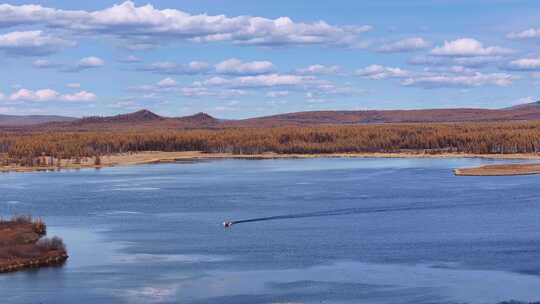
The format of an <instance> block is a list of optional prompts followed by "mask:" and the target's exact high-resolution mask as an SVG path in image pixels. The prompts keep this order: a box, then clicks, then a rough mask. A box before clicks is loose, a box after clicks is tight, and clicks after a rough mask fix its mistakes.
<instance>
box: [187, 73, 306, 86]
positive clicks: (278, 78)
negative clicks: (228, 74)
mask: <svg viewBox="0 0 540 304" xmlns="http://www.w3.org/2000/svg"><path fill="white" fill-rule="evenodd" d="M315 82H316V79H315V78H313V77H307V76H300V75H289V74H277V73H274V74H268V75H255V76H242V77H235V78H223V77H211V78H209V79H207V80H204V81H197V82H195V83H194V85H195V86H203V87H205V86H229V87H235V88H264V87H284V86H299V85H309V84H314V83H315Z"/></svg>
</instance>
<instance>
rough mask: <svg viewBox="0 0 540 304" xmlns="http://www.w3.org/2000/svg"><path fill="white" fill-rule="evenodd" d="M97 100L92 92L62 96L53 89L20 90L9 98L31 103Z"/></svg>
mask: <svg viewBox="0 0 540 304" xmlns="http://www.w3.org/2000/svg"><path fill="white" fill-rule="evenodd" d="M95 98H96V95H95V94H93V93H90V92H86V91H81V92H78V93H75V94H65V95H61V94H60V93H58V92H56V91H55V90H52V89H41V90H36V91H33V90H28V89H19V90H18V91H16V92H14V93H12V94H11V95H10V96H9V100H10V101H31V102H46V101H91V100H94V99H95Z"/></svg>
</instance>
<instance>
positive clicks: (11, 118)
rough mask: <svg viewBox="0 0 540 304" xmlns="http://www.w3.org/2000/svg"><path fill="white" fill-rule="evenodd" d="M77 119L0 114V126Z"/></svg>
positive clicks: (55, 116) (29, 124)
mask: <svg viewBox="0 0 540 304" xmlns="http://www.w3.org/2000/svg"><path fill="white" fill-rule="evenodd" d="M74 120H77V118H75V117H67V116H58V115H24V116H20V115H5V114H0V126H31V125H39V124H44V123H49V122H70V121H74Z"/></svg>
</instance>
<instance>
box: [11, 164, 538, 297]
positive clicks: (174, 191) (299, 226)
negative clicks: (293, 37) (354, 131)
mask: <svg viewBox="0 0 540 304" xmlns="http://www.w3.org/2000/svg"><path fill="white" fill-rule="evenodd" d="M486 163H492V161H489V160H477V159H445V160H432V159H312V160H263V161H242V160H225V161H213V162H198V163H182V164H165V165H148V166H135V167H123V168H120V167H119V168H108V169H102V170H96V171H94V170H82V171H66V172H51V173H18V174H13V173H10V174H1V175H0V215H3V216H7V215H11V214H28V213H30V214H33V215H36V216H42V217H43V218H44V219H45V220H46V222H47V223H48V224H49V235H55V234H57V235H60V236H62V237H63V238H64V240H65V242H66V243H67V246H68V249H69V252H70V255H71V258H70V260H69V262H68V263H67V264H66V265H65V266H64V267H62V268H49V269H42V270H38V271H25V272H19V273H15V274H8V275H0V295H1V298H2V303H21V304H22V303H24V304H32V303H36V304H37V303H54V304H57V303H70V304H72V303H78V304H85V303H88V304H90V303H91V304H95V303H216V304H217V303H220V304H227V303H231V304H242V303H250V304H251V303H255V304H257V303H261V304H262V303H392V304H395V303H500V302H503V301H510V300H516V301H521V302H533V301H540V200H539V197H540V186H539V185H540V176H519V177H455V176H453V175H452V172H451V169H452V168H455V167H464V166H476V165H480V164H486ZM268 216H284V217H282V218H278V219H274V220H266V221H259V222H251V223H243V224H238V225H235V226H233V227H232V228H231V229H224V228H223V227H222V226H221V223H222V222H223V221H224V220H245V219H251V218H259V217H268Z"/></svg>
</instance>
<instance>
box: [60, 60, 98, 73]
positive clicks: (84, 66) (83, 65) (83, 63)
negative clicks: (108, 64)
mask: <svg viewBox="0 0 540 304" xmlns="http://www.w3.org/2000/svg"><path fill="white" fill-rule="evenodd" d="M104 65H105V61H104V60H103V59H101V58H99V57H95V56H89V57H84V58H81V59H80V60H79V61H78V62H77V63H76V64H75V65H72V66H68V67H66V68H64V69H63V70H62V71H64V72H70V73H75V72H81V71H83V70H88V69H95V68H99V67H102V66H104Z"/></svg>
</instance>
